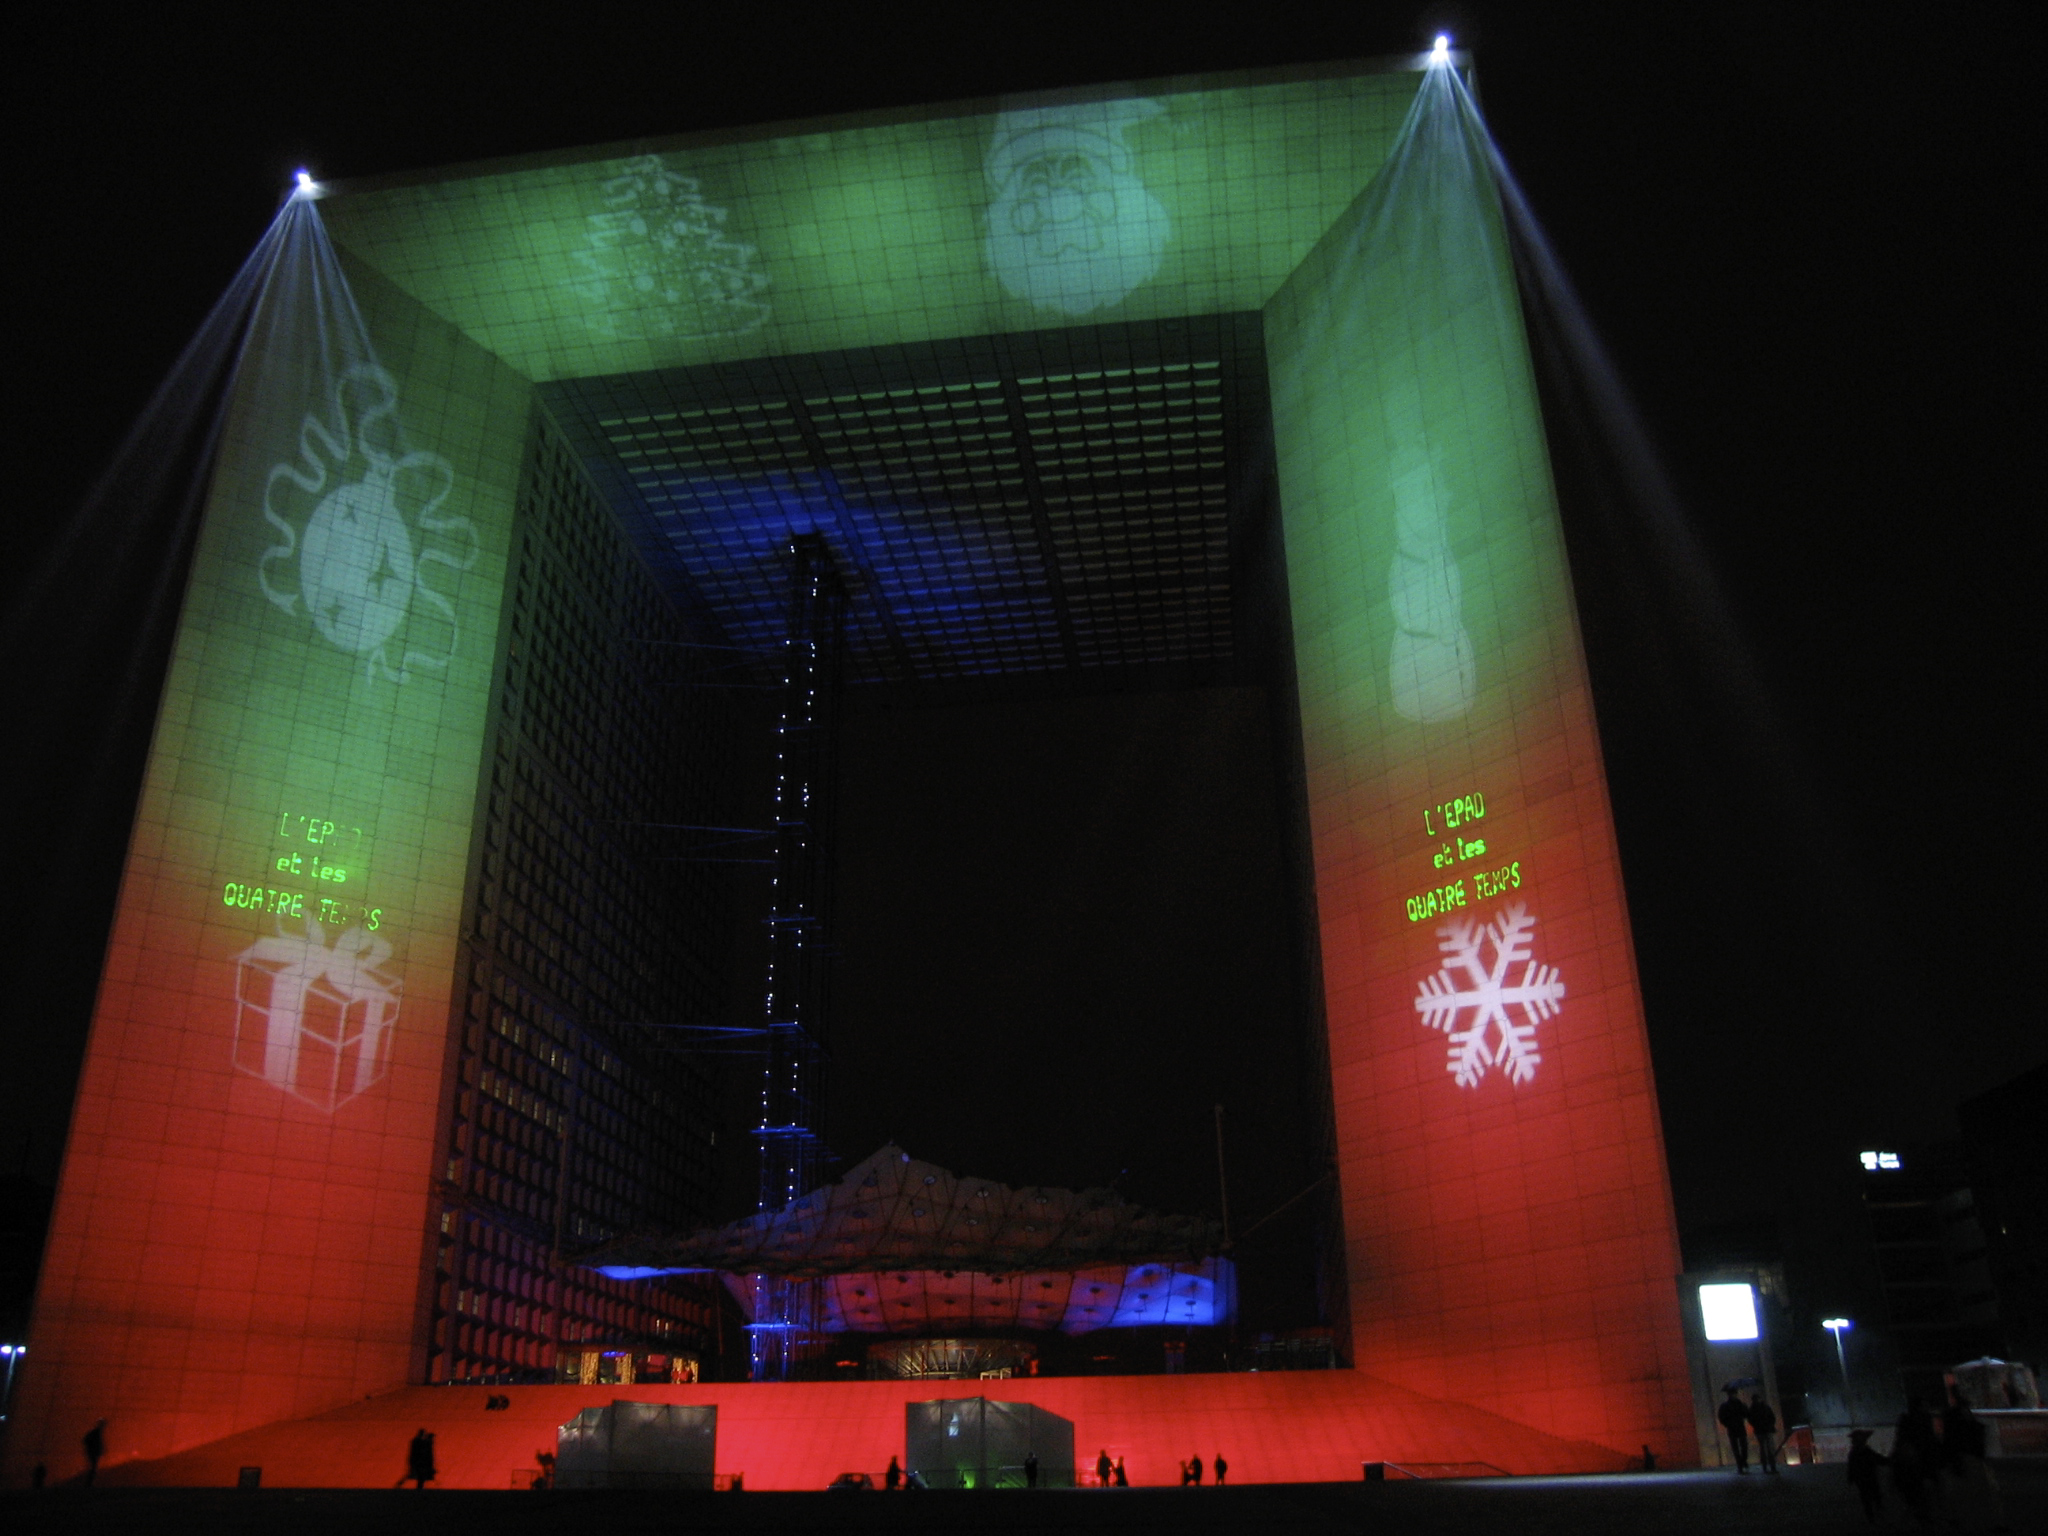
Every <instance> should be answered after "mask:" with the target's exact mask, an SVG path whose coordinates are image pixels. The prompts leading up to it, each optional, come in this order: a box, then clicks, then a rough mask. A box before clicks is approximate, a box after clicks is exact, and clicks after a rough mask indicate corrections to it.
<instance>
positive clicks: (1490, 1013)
mask: <svg viewBox="0 0 2048 1536" xmlns="http://www.w3.org/2000/svg"><path fill="white" fill-rule="evenodd" d="M1535 930H1536V919H1535V918H1533V917H1531V916H1530V915H1529V909H1528V908H1527V907H1526V906H1525V905H1523V904H1522V903H1521V902H1513V903H1510V904H1509V905H1507V906H1505V907H1502V908H1501V909H1500V911H1499V912H1498V913H1497V914H1496V915H1495V916H1494V918H1493V920H1492V921H1491V922H1487V923H1479V922H1475V921H1473V920H1472V919H1470V918H1462V919H1458V920H1456V921H1453V922H1449V923H1446V924H1444V925H1443V926H1442V927H1441V928H1439V929H1437V938H1438V941H1439V942H1438V944H1437V949H1438V950H1439V952H1441V953H1442V954H1444V955H1446V956H1448V957H1449V958H1448V959H1446V960H1445V961H1444V963H1443V965H1442V967H1441V968H1440V969H1439V970H1438V971H1437V973H1436V974H1435V975H1434V976H1431V977H1428V978H1427V979H1426V980H1424V981H1423V982H1422V984H1421V986H1420V987H1419V988H1418V989H1417V991H1416V995H1415V1011H1416V1012H1417V1013H1419V1014H1421V1015H1422V1022H1423V1023H1424V1024H1427V1025H1428V1026H1429V1027H1430V1028H1431V1029H1440V1030H1442V1031H1444V1032H1445V1033H1446V1034H1447V1035H1449V1036H1450V1041H1451V1045H1450V1058H1449V1060H1448V1061H1447V1062H1446V1063H1445V1068H1444V1070H1446V1071H1447V1072H1449V1073H1450V1074H1451V1075H1452V1076H1453V1077H1454V1078H1456V1079H1457V1082H1458V1086H1459V1087H1460V1088H1476V1087H1478V1086H1479V1082H1480V1080H1481V1079H1482V1078H1484V1077H1485V1076H1486V1072H1487V1069H1488V1068H1489V1067H1499V1068H1500V1069H1501V1070H1502V1071H1503V1072H1505V1073H1506V1074H1507V1076H1508V1080H1509V1081H1510V1082H1516V1083H1526V1082H1528V1081H1529V1080H1530V1079H1532V1078H1533V1077H1535V1075H1536V1068H1537V1067H1538V1066H1540V1065H1541V1064H1542V1062H1543V1056H1542V1053H1541V1052H1540V1051H1539V1050H1538V1049H1537V1041H1536V1026H1537V1025H1539V1024H1541V1023H1542V1022H1543V1021H1544V1020H1545V1019H1548V1018H1552V1017H1555V1016H1556V1014H1557V1013H1558V1011H1559V1005H1560V1004H1562V1003H1563V1001H1564V983H1563V982H1562V981H1561V980H1559V979H1558V974H1557V968H1556V967H1555V966H1548V965H1539V964H1538V963H1537V962H1536V961H1535V960H1533V959H1531V958H1530V945H1531V943H1532V941H1533V939H1534V937H1535ZM1489 947H1490V948H1491V949H1492V951H1493V956H1492V959H1491V960H1490V961H1489V960H1485V959H1482V958H1481V951H1482V950H1483V949H1486V948H1489ZM1518 965H1520V966H1523V967H1524V969H1523V971H1522V973H1521V975H1520V976H1519V977H1518V978H1517V977H1512V976H1511V973H1512V971H1513V970H1514V968H1515V967H1516V966H1518ZM1511 1008H1519V1009H1520V1010H1521V1013H1522V1020H1521V1022H1520V1023H1517V1022H1516V1021H1515V1019H1514V1018H1513V1017H1512V1016H1511V1015H1510V1013H1509V1010H1510V1009H1511ZM1460 1026H1462V1027H1460Z"/></svg>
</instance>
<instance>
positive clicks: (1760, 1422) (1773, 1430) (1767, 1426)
mask: <svg viewBox="0 0 2048 1536" xmlns="http://www.w3.org/2000/svg"><path fill="white" fill-rule="evenodd" d="M1749 1427H1750V1428H1751V1429H1753V1430H1755V1431H1756V1459H1757V1465H1758V1466H1760V1467H1762V1468H1763V1469H1764V1470H1765V1471H1766V1472H1769V1473H1771V1474H1773V1475H1776V1473H1777V1470H1778V1442H1777V1439H1776V1436H1777V1433H1778V1412H1777V1410H1776V1409H1775V1408H1773V1407H1772V1406H1771V1405H1770V1403H1769V1402H1767V1401H1766V1400H1765V1398H1764V1395H1763V1393H1762V1392H1761V1391H1759V1392H1758V1393H1757V1394H1756V1395H1755V1396H1754V1397H1752V1398H1751V1399H1750V1401H1749Z"/></svg>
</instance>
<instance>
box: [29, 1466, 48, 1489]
mask: <svg viewBox="0 0 2048 1536" xmlns="http://www.w3.org/2000/svg"><path fill="white" fill-rule="evenodd" d="M49 1480H50V1469H49V1468H48V1467H46V1466H44V1465H43V1464H42V1463H41V1462H40V1461H39V1462H37V1463H36V1464H35V1465H34V1466H32V1467H30V1468H29V1469H28V1485H29V1487H31V1488H41V1487H42V1486H43V1484H44V1483H46V1482H48V1481H49Z"/></svg>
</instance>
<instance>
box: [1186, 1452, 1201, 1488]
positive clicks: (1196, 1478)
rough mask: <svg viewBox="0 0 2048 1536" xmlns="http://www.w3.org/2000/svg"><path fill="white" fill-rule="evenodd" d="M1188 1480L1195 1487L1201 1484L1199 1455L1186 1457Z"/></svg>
mask: <svg viewBox="0 0 2048 1536" xmlns="http://www.w3.org/2000/svg"><path fill="white" fill-rule="evenodd" d="M1188 1481H1189V1482H1191V1483H1193V1484H1194V1485H1195V1486H1196V1487H1197V1488H1199V1487H1201V1486H1202V1458H1201V1457H1199V1456H1190V1457H1189V1458H1188Z"/></svg>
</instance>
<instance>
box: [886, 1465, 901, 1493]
mask: <svg viewBox="0 0 2048 1536" xmlns="http://www.w3.org/2000/svg"><path fill="white" fill-rule="evenodd" d="M902 1486H903V1464H902V1463H901V1462H899V1461H898V1460H897V1459H896V1458H895V1457H894V1456H891V1457H890V1458H889V1470H888V1471H886V1472H884V1473H883V1474H882V1487H883V1489H884V1490H885V1491H886V1492H889V1493H894V1492H895V1491H896V1490H897V1489H898V1488H901V1487H902Z"/></svg>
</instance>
